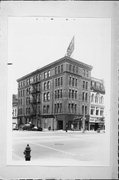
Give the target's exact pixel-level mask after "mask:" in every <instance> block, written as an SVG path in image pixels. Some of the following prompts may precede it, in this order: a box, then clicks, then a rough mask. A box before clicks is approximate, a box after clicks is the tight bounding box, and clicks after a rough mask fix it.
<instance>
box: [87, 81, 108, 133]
mask: <svg viewBox="0 0 119 180" xmlns="http://www.w3.org/2000/svg"><path fill="white" fill-rule="evenodd" d="M104 95H105V87H104V82H103V80H101V79H97V78H91V106H90V129H94V130H97V128H99V127H100V128H104V126H105V122H104V121H105V119H104Z"/></svg>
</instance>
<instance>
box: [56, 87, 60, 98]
mask: <svg viewBox="0 0 119 180" xmlns="http://www.w3.org/2000/svg"><path fill="white" fill-rule="evenodd" d="M59 97H60V94H59V89H58V90H57V98H58V99H59Z"/></svg>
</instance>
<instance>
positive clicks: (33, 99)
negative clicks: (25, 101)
mask: <svg viewBox="0 0 119 180" xmlns="http://www.w3.org/2000/svg"><path fill="white" fill-rule="evenodd" d="M30 104H31V113H30V116H31V119H32V120H33V121H35V126H36V127H38V122H39V120H40V82H37V81H36V82H34V81H33V82H32V83H31V87H30ZM33 124H34V123H33ZM40 124H41V123H40Z"/></svg>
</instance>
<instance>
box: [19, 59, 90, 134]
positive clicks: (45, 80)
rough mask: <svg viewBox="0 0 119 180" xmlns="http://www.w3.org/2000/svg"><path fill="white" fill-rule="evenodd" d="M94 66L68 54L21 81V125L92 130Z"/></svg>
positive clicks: (20, 79)
mask: <svg viewBox="0 0 119 180" xmlns="http://www.w3.org/2000/svg"><path fill="white" fill-rule="evenodd" d="M91 70H92V66H90V65H88V64H85V63H83V62H80V61H78V60H75V59H73V58H71V57H68V56H65V57H63V58H61V59H59V60H56V61H54V62H53V63H50V64H48V65H46V66H44V67H42V68H40V69H37V70H36V71H34V72H32V73H29V74H27V75H25V76H23V77H21V78H19V79H18V80H17V82H18V125H19V126H20V125H21V124H25V123H29V122H31V123H33V124H34V125H35V126H38V127H42V128H44V129H45V128H46V129H47V128H48V127H51V129H54V130H55V129H65V127H66V124H68V127H69V128H70V127H71V124H72V123H73V124H74V127H75V129H77V130H79V129H81V127H82V120H81V118H82V116H83V115H85V117H86V123H85V125H86V129H89V119H90V118H89V115H90V84H91Z"/></svg>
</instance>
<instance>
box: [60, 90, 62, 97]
mask: <svg viewBox="0 0 119 180" xmlns="http://www.w3.org/2000/svg"><path fill="white" fill-rule="evenodd" d="M60 98H62V89H60Z"/></svg>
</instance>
